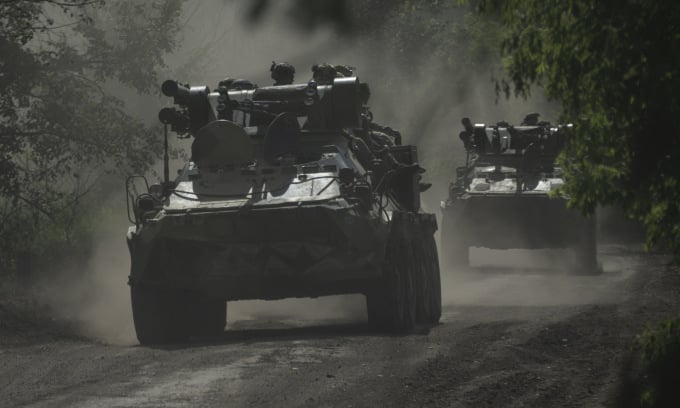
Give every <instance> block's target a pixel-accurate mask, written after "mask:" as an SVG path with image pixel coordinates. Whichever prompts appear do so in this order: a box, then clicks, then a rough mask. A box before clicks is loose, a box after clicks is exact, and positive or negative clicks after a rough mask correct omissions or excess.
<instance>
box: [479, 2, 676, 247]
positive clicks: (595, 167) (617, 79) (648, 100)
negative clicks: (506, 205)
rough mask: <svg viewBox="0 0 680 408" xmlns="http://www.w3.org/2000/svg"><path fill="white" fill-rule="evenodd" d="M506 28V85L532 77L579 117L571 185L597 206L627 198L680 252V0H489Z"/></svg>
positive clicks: (567, 163)
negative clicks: (679, 100)
mask: <svg viewBox="0 0 680 408" xmlns="http://www.w3.org/2000/svg"><path fill="white" fill-rule="evenodd" d="M482 7H483V8H484V9H485V10H487V11H488V10H494V11H498V12H500V14H501V15H502V17H503V21H504V23H505V26H506V28H507V33H506V37H505V40H504V42H503V52H504V55H505V59H504V63H505V67H506V69H507V70H508V75H509V78H510V80H509V81H507V82H500V83H499V90H501V91H504V92H506V94H510V93H511V92H513V93H515V94H517V95H520V96H526V95H527V94H528V92H529V91H530V89H531V86H532V85H534V84H538V85H542V86H543V87H544V88H545V90H546V92H547V93H548V95H549V96H551V97H552V98H555V99H557V100H559V101H561V102H562V104H563V107H564V119H565V120H568V121H572V122H574V123H576V124H577V127H576V129H577V130H576V132H575V133H574V134H573V137H572V138H571V140H570V142H569V144H568V146H567V148H566V149H565V151H564V153H563V154H562V156H561V158H560V163H561V165H562V166H563V167H564V169H565V171H566V175H565V177H566V179H567V184H566V185H565V188H564V192H565V193H567V194H568V195H569V196H570V198H571V203H572V205H575V206H577V207H580V208H581V209H583V210H584V211H586V212H592V211H593V210H594V209H595V207H596V205H598V204H603V203H604V204H611V203H617V204H621V205H622V206H623V207H624V209H625V210H626V212H627V214H628V215H629V216H631V217H633V218H636V219H639V220H641V221H642V222H643V223H644V224H645V226H646V227H647V231H648V238H649V243H650V244H656V243H660V242H661V243H664V244H666V245H669V246H670V248H672V249H673V251H675V253H676V254H678V255H680V228H679V227H678V226H679V225H680V207H679V206H680V193H679V192H678V185H677V183H678V180H680V121H679V120H678V118H679V117H680V106H679V102H678V94H680V80H679V79H678V75H677V72H679V71H678V70H679V69H680V56H679V53H678V52H677V50H678V49H680V38H678V35H677V30H678V23H677V22H678V21H680V3H678V2H676V1H672V0H661V1H653V0H624V1H599V0H572V1H561V0H507V1H504V2H496V1H491V0H490V1H484V2H482Z"/></svg>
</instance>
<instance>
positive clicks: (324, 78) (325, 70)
mask: <svg viewBox="0 0 680 408" xmlns="http://www.w3.org/2000/svg"><path fill="white" fill-rule="evenodd" d="M338 76H342V74H339V73H338V70H337V69H335V67H334V66H333V65H331V64H314V65H312V78H313V79H314V81H316V83H317V84H318V85H333V79H335V78H337V77H338Z"/></svg>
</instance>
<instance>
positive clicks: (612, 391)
mask: <svg viewBox="0 0 680 408" xmlns="http://www.w3.org/2000/svg"><path fill="white" fill-rule="evenodd" d="M473 257H474V254H473ZM485 257H487V256H486V255H485V254H481V255H479V254H477V258H479V259H484V258H485ZM599 258H600V261H601V262H602V264H603V268H604V273H603V274H602V275H600V276H568V275H566V274H564V273H562V272H559V271H551V270H547V271H546V270H535V269H532V270H526V269H524V268H519V269H503V268H495V267H493V265H491V266H489V265H487V266H486V267H482V268H472V269H471V270H470V271H467V272H457V273H453V272H451V271H444V274H445V282H444V287H445V288H446V289H445V293H444V298H445V302H446V306H445V310H444V316H443V318H442V322H441V324H440V325H438V326H437V327H434V328H431V329H429V330H428V329H426V328H423V329H422V330H421V331H420V332H419V333H417V334H414V335H410V336H399V337H391V336H383V335H380V334H377V333H375V332H372V331H371V330H370V329H369V327H368V326H367V325H366V323H365V311H364V309H363V306H362V297H361V296H353V297H346V298H343V299H332V300H316V301H314V300H308V301H305V302H303V303H300V301H297V302H298V303H295V307H292V308H291V307H288V305H289V304H287V303H286V302H277V303H270V304H266V305H264V306H263V305H262V304H259V305H255V306H253V304H252V303H242V304H239V303H235V304H233V305H230V310H229V316H230V318H231V319H232V320H233V322H230V324H229V326H228V330H227V331H226V332H225V333H224V335H222V336H221V337H219V338H213V339H206V340H203V341H195V342H192V343H190V344H184V345H179V346H175V347H166V348H145V347H140V346H137V345H108V344H104V343H102V342H100V341H93V340H91V339H87V338H83V337H78V336H75V335H72V334H69V332H68V331H67V330H64V329H63V328H62V329H57V328H38V327H34V326H29V327H25V326H16V325H14V326H13V325H12V324H5V325H0V406H2V407H10V406H27V407H158V406H164V407H198V406H202V407H225V406H228V407H240V406H244V407H245V406H249V407H250V406H258V407H259V406H262V407H281V406H309V407H326V406H328V407H338V406H340V407H364V406H365V407H377V406H395V407H400V406H413V407H420V406H435V407H439V406H441V407H479V406H494V407H495V406H503V407H522V406H529V407H540V406H542V407H572V406H573V407H584V406H587V407H596V406H620V405H625V403H626V398H628V397H629V396H627V394H626V388H625V380H626V372H627V371H628V370H629V369H630V367H631V365H633V366H634V365H635V364H634V362H631V358H630V356H631V346H632V344H633V341H634V337H635V335H636V334H637V333H639V332H640V331H641V330H642V328H643V327H644V325H645V324H646V323H647V322H655V321H657V320H659V319H661V318H665V317H669V316H671V315H673V313H677V311H678V310H679V309H678V293H680V276H679V275H678V273H677V270H673V269H672V268H671V267H668V266H666V264H667V262H668V260H669V259H668V258H666V257H663V256H659V255H647V254H642V253H641V252H639V251H637V250H634V249H631V248H625V247H616V246H606V247H601V248H600V253H599ZM548 266H549V265H548ZM548 269H550V268H548ZM261 303H264V302H261ZM301 311H304V313H299V312H301ZM622 385H623V386H622Z"/></svg>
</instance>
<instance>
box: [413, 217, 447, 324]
mask: <svg viewBox="0 0 680 408" xmlns="http://www.w3.org/2000/svg"><path fill="white" fill-rule="evenodd" d="M418 238H419V239H418V240H417V241H416V242H415V244H416V245H418V253H417V254H418V257H417V259H418V265H419V274H418V277H419V279H418V280H417V282H416V321H417V322H418V323H424V324H437V323H439V319H440V318H441V315H442V288H441V279H440V276H439V259H438V258H437V244H436V242H435V239H434V236H433V234H431V233H428V231H422V234H421V236H420V237H418Z"/></svg>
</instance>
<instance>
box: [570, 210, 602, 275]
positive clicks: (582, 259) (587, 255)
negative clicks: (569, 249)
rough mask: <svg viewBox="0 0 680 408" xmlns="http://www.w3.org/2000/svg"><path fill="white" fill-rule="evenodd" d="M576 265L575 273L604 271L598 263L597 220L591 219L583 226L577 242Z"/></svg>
mask: <svg viewBox="0 0 680 408" xmlns="http://www.w3.org/2000/svg"><path fill="white" fill-rule="evenodd" d="M574 249H575V250H576V258H577V259H576V261H577V262H576V266H575V269H574V271H573V274H575V275H597V274H600V273H602V270H601V269H600V267H599V265H598V264H597V236H596V226H595V220H593V219H590V220H587V221H586V222H584V225H583V226H582V234H581V239H580V240H579V241H578V242H576V243H575V245H574Z"/></svg>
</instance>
